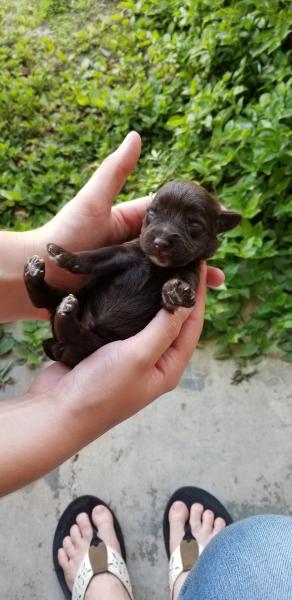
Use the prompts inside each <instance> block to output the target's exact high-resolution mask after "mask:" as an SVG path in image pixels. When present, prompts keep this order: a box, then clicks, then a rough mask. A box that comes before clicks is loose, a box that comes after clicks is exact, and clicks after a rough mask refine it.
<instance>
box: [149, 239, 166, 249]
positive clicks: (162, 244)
mask: <svg viewBox="0 0 292 600" xmlns="http://www.w3.org/2000/svg"><path fill="white" fill-rule="evenodd" d="M153 243H154V248H156V250H166V248H169V242H168V241H167V240H164V239H162V238H159V237H157V238H155V240H154V242H153Z"/></svg>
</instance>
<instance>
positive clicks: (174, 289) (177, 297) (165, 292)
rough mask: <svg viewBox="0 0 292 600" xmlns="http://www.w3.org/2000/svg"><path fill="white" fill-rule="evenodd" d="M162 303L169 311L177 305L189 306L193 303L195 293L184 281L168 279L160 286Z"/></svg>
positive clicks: (172, 310)
mask: <svg viewBox="0 0 292 600" xmlns="http://www.w3.org/2000/svg"><path fill="white" fill-rule="evenodd" d="M162 304H163V306H164V308H166V309H167V310H169V311H170V312H174V310H175V309H176V308H177V307H178V306H184V307H186V308H190V307H191V306H194V304H195V293H194V291H193V290H192V288H191V286H190V285H189V284H188V283H186V282H185V281H182V280H181V279H170V280H169V281H167V282H166V283H165V284H164V286H163V288H162Z"/></svg>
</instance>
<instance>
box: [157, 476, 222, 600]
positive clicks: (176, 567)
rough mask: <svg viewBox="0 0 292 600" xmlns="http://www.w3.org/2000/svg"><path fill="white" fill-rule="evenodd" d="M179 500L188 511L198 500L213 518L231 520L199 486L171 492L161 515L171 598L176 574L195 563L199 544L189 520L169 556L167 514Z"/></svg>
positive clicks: (219, 503)
mask: <svg viewBox="0 0 292 600" xmlns="http://www.w3.org/2000/svg"><path fill="white" fill-rule="evenodd" d="M177 500H180V501H182V502H184V503H185V504H186V506H187V507H188V509H189V511H190V509H191V506H192V504H194V503H195V502H198V503H199V504H202V505H203V506H204V510H206V509H210V510H212V511H213V513H214V515H215V519H216V518H217V517H222V519H224V521H225V523H226V525H231V523H232V522H233V520H232V517H231V515H230V514H229V512H228V511H227V510H226V508H225V506H223V504H221V502H219V500H217V498H215V496H212V494H210V493H209V492H206V491H205V490H202V489H201V488H197V487H192V486H186V487H182V488H180V489H178V490H176V492H174V494H172V496H171V498H170V499H169V501H168V503H167V505H166V508H165V511H164V517H163V536H164V544H165V549H166V553H167V556H168V558H169V587H170V594H171V598H172V594H173V588H174V584H175V582H176V580H177V578H178V576H179V575H180V574H181V573H182V572H184V571H190V570H191V568H192V567H193V566H194V564H195V563H196V561H197V559H198V556H199V545H198V542H197V540H196V539H195V538H194V536H193V534H192V532H191V527H190V524H189V522H187V523H186V525H185V535H184V537H183V539H182V541H181V543H180V545H179V546H178V547H177V548H176V549H175V551H174V552H173V553H172V555H171V556H170V550H169V530H170V527H169V521H168V515H169V511H170V508H171V506H172V505H173V504H174V502H176V501H177Z"/></svg>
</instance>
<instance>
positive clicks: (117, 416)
mask: <svg viewBox="0 0 292 600" xmlns="http://www.w3.org/2000/svg"><path fill="white" fill-rule="evenodd" d="M220 280H221V282H222V274H221V272H220V271H219V270H218V269H212V268H210V269H208V270H207V267H206V265H205V264H203V263H202V265H201V273H200V284H199V287H198V290H197V294H196V305H195V308H194V309H182V308H180V309H178V310H177V311H176V312H175V313H174V314H170V313H168V312H167V311H166V310H164V309H162V310H160V311H159V313H158V314H157V315H156V317H155V318H154V319H153V320H152V321H151V322H150V323H149V325H147V327H145V329H143V330H142V331H141V332H140V333H138V334H137V335H135V336H133V337H131V338H129V339H127V340H124V341H118V342H113V343H111V344H107V345H105V346H103V347H102V348H100V349H99V350H97V351H96V352H94V353H93V354H91V355H90V356H89V357H87V358H86V359H85V360H83V361H82V362H81V363H79V364H78V365H77V366H76V367H75V368H74V369H72V370H71V371H70V370H69V369H68V368H67V367H65V366H64V365H62V364H61V363H56V364H54V365H51V366H50V367H48V369H46V370H45V371H44V372H43V373H42V374H41V375H40V377H38V378H37V379H36V380H35V382H34V383H33V384H32V386H31V388H30V392H31V393H36V394H38V393H40V392H42V393H46V391H48V392H50V394H52V395H53V397H54V398H56V397H57V398H58V397H59V398H60V403H61V402H62V401H64V399H66V402H67V404H71V407H72V410H73V411H74V413H75V414H76V427H77V432H74V435H79V436H81V438H82V439H81V440H80V444H81V445H85V444H87V443H88V442H89V441H91V440H92V439H95V438H96V437H97V436H98V435H101V434H102V433H104V432H105V431H106V430H107V429H109V428H111V427H113V426H114V425H116V424H117V423H119V422H121V421H123V420H124V419H126V418H128V417H130V416H131V415H133V414H134V413H136V412H137V411H139V410H141V409H142V408H143V407H144V406H146V405H147V404H149V403H150V402H151V401H152V400H154V399H155V398H157V397H158V396H160V395H161V394H164V393H165V392H168V391H169V390H171V389H172V388H174V387H175V386H176V385H177V383H178V381H179V379H180V377H181V375H182V373H183V371H184V369H185V367H186V364H187V362H188V360H189V359H190V357H191V355H192V353H193V351H194V349H195V347H196V345H197V342H198V340H199V337H200V334H201V331H202V327H203V321H204V307H205V297H206V289H207V284H209V285H212V286H216V285H217V284H218V283H219V282H220ZM97 382H98V385H97Z"/></svg>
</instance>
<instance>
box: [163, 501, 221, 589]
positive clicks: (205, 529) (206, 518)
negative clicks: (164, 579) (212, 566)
mask: <svg viewBox="0 0 292 600" xmlns="http://www.w3.org/2000/svg"><path fill="white" fill-rule="evenodd" d="M168 519H169V526H170V531H169V550H170V555H172V554H173V552H174V551H175V550H176V549H177V548H178V547H179V546H180V544H181V542H182V539H183V537H184V535H185V525H186V523H188V522H189V529H190V532H191V533H192V535H193V537H194V538H195V539H196V540H197V542H198V554H200V553H201V552H202V550H203V549H204V548H205V546H207V544H208V543H209V542H210V540H211V539H212V538H213V537H214V536H215V535H217V533H219V532H220V531H222V530H223V529H224V528H225V527H226V523H225V521H224V519H222V518H221V517H217V518H216V519H215V516H214V513H213V512H212V511H211V510H208V509H206V510H204V507H203V505H202V504H200V503H197V502H195V503H194V504H192V506H191V508H190V511H189V509H188V508H187V506H186V504H185V503H184V502H182V501H179V500H178V501H176V502H174V503H173V504H172V506H171V508H170V510H169V513H168ZM188 574H189V571H183V572H182V573H181V574H180V575H179V576H178V577H177V579H176V580H175V583H174V586H173V591H172V599H173V600H176V598H177V597H178V595H179V592H180V590H181V588H182V585H183V583H184V581H185V580H186V578H187V576H188Z"/></svg>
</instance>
